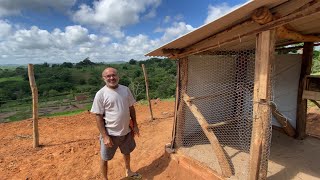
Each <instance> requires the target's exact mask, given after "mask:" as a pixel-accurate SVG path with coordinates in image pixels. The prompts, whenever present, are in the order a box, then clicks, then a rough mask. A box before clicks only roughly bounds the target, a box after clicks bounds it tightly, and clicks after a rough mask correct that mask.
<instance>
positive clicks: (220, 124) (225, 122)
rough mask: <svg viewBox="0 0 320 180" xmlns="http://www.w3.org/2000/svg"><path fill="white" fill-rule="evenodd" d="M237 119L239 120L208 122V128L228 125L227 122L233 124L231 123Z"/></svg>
mask: <svg viewBox="0 0 320 180" xmlns="http://www.w3.org/2000/svg"><path fill="white" fill-rule="evenodd" d="M235 121H237V120H228V121H223V122H218V123H215V124H208V126H207V129H210V128H216V127H219V126H223V125H226V124H231V123H233V122H235Z"/></svg>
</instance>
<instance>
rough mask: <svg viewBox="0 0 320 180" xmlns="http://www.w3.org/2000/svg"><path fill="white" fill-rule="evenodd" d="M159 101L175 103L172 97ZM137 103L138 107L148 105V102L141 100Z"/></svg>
mask: <svg viewBox="0 0 320 180" xmlns="http://www.w3.org/2000/svg"><path fill="white" fill-rule="evenodd" d="M160 101H169V102H172V101H175V98H174V97H172V98H166V99H160ZM137 103H138V104H140V105H148V100H145V99H142V100H140V101H138V102H137Z"/></svg>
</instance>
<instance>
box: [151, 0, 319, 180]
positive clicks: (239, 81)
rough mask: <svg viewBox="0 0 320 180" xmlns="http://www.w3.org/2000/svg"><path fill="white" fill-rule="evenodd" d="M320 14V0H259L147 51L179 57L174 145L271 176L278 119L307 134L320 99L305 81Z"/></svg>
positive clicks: (242, 175) (230, 171)
mask: <svg viewBox="0 0 320 180" xmlns="http://www.w3.org/2000/svg"><path fill="white" fill-rule="evenodd" d="M319 22H320V2H319V1H316V0H268V1H262V0H254V1H250V2H248V3H246V4H244V5H243V6H241V7H239V8H238V9H236V10H234V11H232V12H230V13H228V14H227V15H225V16H223V17H221V18H219V19H217V20H214V21H212V22H210V23H208V24H205V25H204V26H202V27H200V28H198V29H196V30H194V31H192V32H190V33H188V34H186V35H184V36H182V37H180V38H178V39H176V40H174V41H172V42H170V43H168V44H165V45H163V46H161V47H159V48H157V49H155V50H153V51H151V52H149V53H148V54H146V55H147V56H156V57H168V58H171V59H174V60H177V65H178V66H177V91H176V103H175V117H174V126H173V133H172V143H171V149H174V151H175V152H180V153H183V154H185V155H187V156H188V157H191V158H192V159H194V160H196V161H198V162H200V163H201V164H204V165H205V166H206V167H208V168H210V169H211V170H212V171H213V172H214V173H215V174H216V175H217V177H219V178H222V179H224V178H232V179H233V178H234V179H266V177H267V171H268V158H269V155H270V146H271V141H272V139H271V137H272V129H273V127H274V128H276V127H278V129H281V130H282V132H284V133H285V134H286V135H287V136H289V137H292V138H296V139H303V138H304V137H305V136H306V106H307V99H312V100H314V101H317V100H320V96H319V94H320V92H319V91H320V90H319V89H320V88H317V87H316V88H314V89H312V90H308V89H306V88H307V87H309V86H307V85H306V84H307V82H309V81H308V80H307V79H308V77H309V75H310V71H311V66H312V54H313V49H314V47H315V46H318V45H319V44H318V42H320V36H319V35H320V23H319ZM293 51H295V52H296V51H300V53H291V52H293ZM309 79H310V78H309ZM315 84H317V83H315Z"/></svg>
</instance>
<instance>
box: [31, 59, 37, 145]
mask: <svg viewBox="0 0 320 180" xmlns="http://www.w3.org/2000/svg"><path fill="white" fill-rule="evenodd" d="M28 76H29V83H30V88H31V92H32V119H33V147H34V148H36V147H39V130H38V89H37V85H36V81H35V79H34V72H33V65H32V64H28Z"/></svg>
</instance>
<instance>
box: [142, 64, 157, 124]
mask: <svg viewBox="0 0 320 180" xmlns="http://www.w3.org/2000/svg"><path fill="white" fill-rule="evenodd" d="M141 66H142V70H143V75H144V82H145V84H146V94H147V99H148V102H149V110H150V118H151V121H152V120H153V119H154V118H153V113H152V107H151V101H150V97H149V82H148V76H147V70H146V69H145V67H144V64H142V65H141Z"/></svg>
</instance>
